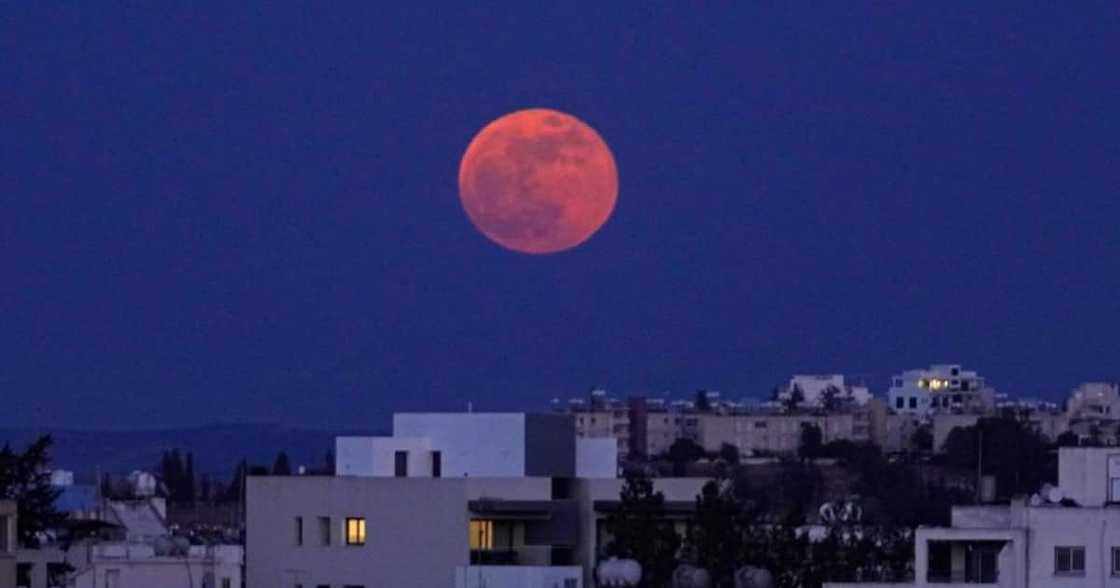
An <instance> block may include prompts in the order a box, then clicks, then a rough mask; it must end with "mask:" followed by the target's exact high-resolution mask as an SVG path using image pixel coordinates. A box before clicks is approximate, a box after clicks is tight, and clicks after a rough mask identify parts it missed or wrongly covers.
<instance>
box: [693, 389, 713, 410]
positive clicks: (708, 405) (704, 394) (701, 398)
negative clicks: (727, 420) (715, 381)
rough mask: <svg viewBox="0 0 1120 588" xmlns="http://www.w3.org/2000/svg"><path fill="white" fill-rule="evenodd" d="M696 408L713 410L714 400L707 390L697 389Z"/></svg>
mask: <svg viewBox="0 0 1120 588" xmlns="http://www.w3.org/2000/svg"><path fill="white" fill-rule="evenodd" d="M696 410H697V412H711V410H712V401H711V399H709V398H708V391H707V390H697V391H696Z"/></svg>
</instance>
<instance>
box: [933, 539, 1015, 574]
mask: <svg viewBox="0 0 1120 588" xmlns="http://www.w3.org/2000/svg"><path fill="white" fill-rule="evenodd" d="M1005 545H1006V542H1003V541H984V540H973V541H930V542H929V568H928V569H929V572H928V573H927V574H926V582H928V583H930V584H998V583H999V554H1000V551H1002V550H1003V548H1004V546H1005Z"/></svg>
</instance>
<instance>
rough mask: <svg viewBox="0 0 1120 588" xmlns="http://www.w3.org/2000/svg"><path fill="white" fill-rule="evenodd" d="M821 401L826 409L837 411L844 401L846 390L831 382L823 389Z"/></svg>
mask: <svg viewBox="0 0 1120 588" xmlns="http://www.w3.org/2000/svg"><path fill="white" fill-rule="evenodd" d="M820 403H821V408H823V409H825V410H826V411H828V412H836V411H837V410H839V409H840V406H841V405H842V404H843V403H844V392H843V391H842V390H840V389H839V388H837V387H836V386H833V385H831V384H829V385H828V386H825V388H824V390H821V400H820Z"/></svg>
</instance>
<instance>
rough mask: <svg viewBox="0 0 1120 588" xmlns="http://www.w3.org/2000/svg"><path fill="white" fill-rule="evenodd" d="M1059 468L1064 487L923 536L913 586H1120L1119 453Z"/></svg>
mask: <svg viewBox="0 0 1120 588" xmlns="http://www.w3.org/2000/svg"><path fill="white" fill-rule="evenodd" d="M1058 464H1059V465H1058V485H1057V487H1053V488H1043V489H1041V490H1040V492H1039V493H1037V494H1035V495H1033V496H1031V497H1020V498H1016V499H1014V500H1013V501H1012V503H1011V504H1009V505H981V506H962V507H953V510H952V526H950V527H920V528H918V529H917V531H916V533H915V544H914V554H915V560H914V572H915V581H914V583H913V584H912V585H914V586H935V585H936V586H940V585H946V584H948V585H966V584H967V585H972V584H988V585H993V586H1001V587H1004V588H1025V587H1028V586H1030V587H1037V586H1045V587H1047V588H1051V587H1053V588H1061V587H1070V588H1072V587H1083V586H1120V506H1118V505H1120V450H1117V449H1114V448H1090V447H1066V448H1062V449H1061V450H1060V451H1059V455H1058ZM826 586H830V587H831V588H855V587H868V586H876V585H875V584H859V583H832V584H826ZM895 586H898V584H895Z"/></svg>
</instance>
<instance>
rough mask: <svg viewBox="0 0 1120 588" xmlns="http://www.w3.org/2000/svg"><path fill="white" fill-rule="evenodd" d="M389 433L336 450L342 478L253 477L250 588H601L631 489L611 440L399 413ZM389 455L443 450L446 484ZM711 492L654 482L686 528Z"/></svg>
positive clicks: (567, 419)
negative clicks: (610, 523)
mask: <svg viewBox="0 0 1120 588" xmlns="http://www.w3.org/2000/svg"><path fill="white" fill-rule="evenodd" d="M394 432H395V433H400V434H401V435H402V437H401V438H400V439H399V440H398V441H399V442H398V441H393V439H394V438H383V439H381V440H378V441H376V442H369V441H368V440H363V439H361V438H348V439H344V440H340V441H339V445H338V446H339V448H340V451H339V454H338V455H339V462H338V464H337V465H338V466H339V467H338V469H337V475H335V476H261V477H250V478H249V479H248V483H247V498H246V507H247V508H246V510H247V512H246V521H247V528H246V550H247V551H246V553H247V560H246V564H247V565H246V577H247V578H248V579H249V584H250V585H252V586H256V585H260V586H280V587H296V586H303V587H305V588H313V587H317V586H332V587H357V586H361V587H364V588H370V587H373V586H408V587H409V588H448V587H451V586H454V587H455V588H483V587H485V588H583V587H584V586H593V585H594V584H593V583H592V581H591V575H592V569H593V568H594V566H595V564H597V563H598V558H599V557H600V555H601V553H602V550H601V546H602V545H603V543H604V541H606V540H608V539H609V537H606V536H605V530H604V526H603V520H604V518H605V517H606V516H607V514H608V513H609V512H611V511H612V509H616V508H617V506H618V499H619V492H620V490H621V488H622V484H623V481H622V480H620V479H618V477H617V471H616V468H617V449H618V448H617V444H616V442H615V440H614V439H613V438H589V439H578V440H577V439H576V437H575V431H574V425H573V422H572V416H571V415H548V418H540V417H538V416H537V415H519V414H512V415H511V414H501V415H497V414H478V413H474V414H471V413H467V414H453V415H448V414H435V415H432V414H401V415H396V416H395V418H394ZM568 440H570V443H569V441H568ZM473 444H477V445H473ZM371 451H374V452H378V453H379V454H380V455H381V457H371V455H370V452H371ZM388 451H392V452H393V453H394V456H396V455H398V454H397V452H405V453H404V454H403V456H401V457H399V458H397V457H394V458H393V460H392V461H393V463H394V465H395V464H396V463H403V464H411V463H413V461H412V458H411V456H410V455H409V453H408V452H410V451H416V452H420V453H421V454H430V453H431V452H436V451H438V452H440V455H441V457H440V460H441V461H442V464H441V466H442V470H443V471H442V472H440V473H441V474H442V475H441V476H434V475H432V474H431V472H430V471H429V472H423V471H421V472H414V471H412V470H408V471H403V472H402V471H400V470H399V469H397V468H396V467H394V468H393V469H391V470H390V469H388V468H386V467H385V466H384V465H379V464H383V463H384V462H385V460H386V456H387V455H388V454H387V453H386V452H388ZM494 460H506V461H509V462H511V463H503V464H496V463H493V461H494ZM347 472H349V473H347ZM452 472H455V473H454V474H452ZM704 482H705V480H703V479H699V478H694V479H657V480H655V481H654V484H655V488H657V489H658V490H660V491H662V492H664V493H665V497H666V501H667V502H666V506H667V509H668V510H670V511H671V514H670V516H671V517H677V518H678V519H680V529H681V531H682V532H683V525H684V522H683V519H684V517H685V515H686V513H687V512H688V511H689V509H692V508H694V507H695V503H696V495H697V494H698V492H699V490H700V487H701V486H702V485H703V483H704ZM673 520H674V521H675V520H676V519H673Z"/></svg>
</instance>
